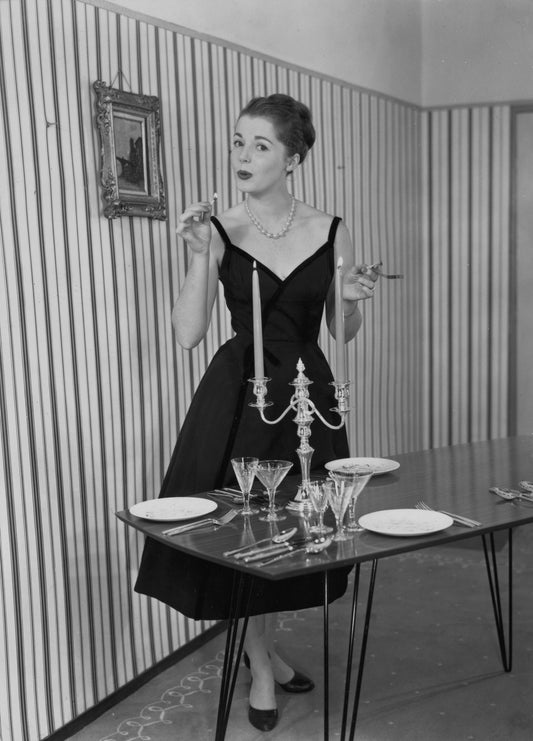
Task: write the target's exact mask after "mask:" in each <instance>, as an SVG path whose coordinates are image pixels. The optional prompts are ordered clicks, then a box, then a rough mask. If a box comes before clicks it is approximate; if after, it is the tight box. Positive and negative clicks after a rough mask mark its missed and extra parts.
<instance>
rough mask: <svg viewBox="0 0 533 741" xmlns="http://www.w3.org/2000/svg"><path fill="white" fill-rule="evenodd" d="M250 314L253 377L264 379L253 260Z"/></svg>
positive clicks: (257, 280) (257, 282)
mask: <svg viewBox="0 0 533 741" xmlns="http://www.w3.org/2000/svg"><path fill="white" fill-rule="evenodd" d="M252 312H253V329H254V377H255V378H264V377H265V368H264V362H263V319H262V316H261V294H260V292H259V275H258V274H257V263H256V262H255V260H254V269H253V272H252Z"/></svg>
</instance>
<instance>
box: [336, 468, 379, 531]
mask: <svg viewBox="0 0 533 741" xmlns="http://www.w3.org/2000/svg"><path fill="white" fill-rule="evenodd" d="M372 474H373V470H372V468H370V466H365V465H363V464H357V465H355V466H353V467H350V469H349V470H342V471H330V476H331V478H332V479H333V480H334V481H335V482H337V481H339V482H342V484H343V485H344V487H345V488H346V489H348V490H349V491H350V492H351V494H350V499H349V500H348V507H347V511H348V515H347V518H346V524H345V526H344V529H345V530H346V531H348V532H350V533H358V532H361V531H362V530H363V528H362V527H361V526H360V525H359V523H358V521H357V516H356V514H355V510H356V505H357V499H358V498H359V495H360V494H361V492H362V491H363V489H364V488H365V486H366V485H367V483H368V482H369V481H370V478H371V477H372Z"/></svg>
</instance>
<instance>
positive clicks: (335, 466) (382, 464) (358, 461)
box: [325, 458, 400, 476]
mask: <svg viewBox="0 0 533 741" xmlns="http://www.w3.org/2000/svg"><path fill="white" fill-rule="evenodd" d="M356 465H363V466H369V467H370V468H371V469H372V470H373V471H374V476H379V475H380V474H382V473H390V472H391V471H396V469H397V468H400V464H399V463H398V461H393V460H391V459H390V458H337V460H335V461H329V463H326V464H325V467H326V468H327V469H328V471H344V470H346V471H350V468H353V467H354V466H356Z"/></svg>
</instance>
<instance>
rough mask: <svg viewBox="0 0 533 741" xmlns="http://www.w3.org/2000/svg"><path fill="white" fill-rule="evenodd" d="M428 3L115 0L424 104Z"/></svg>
mask: <svg viewBox="0 0 533 741" xmlns="http://www.w3.org/2000/svg"><path fill="white" fill-rule="evenodd" d="M420 2H421V0H331V1H330V2H328V3H325V2H322V0H289V2H287V0H268V3H265V2H264V0H222V1H221V0H195V2H186V1H185V2H184V0H181V2H175V0H151V1H150V3H147V2H146V0H116V2H115V0H113V3H112V4H113V5H117V6H124V7H127V8H129V9H130V10H135V11H136V12H139V13H149V14H150V15H151V16H155V17H156V18H159V19H165V20H166V21H169V22H171V23H175V24H178V25H180V26H185V27H187V28H193V29H194V30H195V32H201V33H205V34H209V35H211V36H216V37H218V38H219V39H224V40H226V41H228V42H230V43H232V44H239V45H241V46H243V47H246V48H247V49H253V50H254V51H255V52H256V53H257V52H259V53H263V54H266V55H269V56H271V57H275V58H276V59H280V60H283V61H284V62H286V63H288V64H290V65H292V66H294V65H296V66H299V67H304V68H306V69H307V70H312V71H314V72H317V73H320V74H321V75H328V76H331V77H333V78H335V79H337V80H343V81H345V82H348V83H350V84H352V85H355V86H357V87H359V88H367V89H369V90H379V91H380V92H381V93H385V94H387V95H390V96H392V97H396V98H399V99H400V100H403V101H408V102H411V103H417V104H419V103H420V100H421V98H420V94H421V89H422V82H421V80H422V77H421V61H422V59H421V54H422V38H421V14H420Z"/></svg>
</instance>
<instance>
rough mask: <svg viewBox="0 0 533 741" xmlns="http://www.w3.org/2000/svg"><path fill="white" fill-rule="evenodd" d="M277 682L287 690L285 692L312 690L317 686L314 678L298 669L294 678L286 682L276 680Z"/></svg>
mask: <svg viewBox="0 0 533 741" xmlns="http://www.w3.org/2000/svg"><path fill="white" fill-rule="evenodd" d="M276 684H279V686H280V687H281V689H282V690H285V692H311V690H312V689H314V687H315V683H314V682H313V680H312V679H310V678H309V677H306V676H305V674H301V673H300V672H298V671H296V669H295V670H294V676H293V678H292V679H289V681H288V682H285V683H284V684H282V683H281V682H276Z"/></svg>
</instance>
